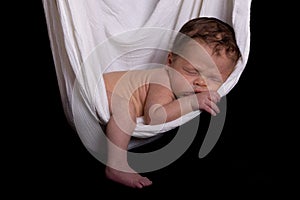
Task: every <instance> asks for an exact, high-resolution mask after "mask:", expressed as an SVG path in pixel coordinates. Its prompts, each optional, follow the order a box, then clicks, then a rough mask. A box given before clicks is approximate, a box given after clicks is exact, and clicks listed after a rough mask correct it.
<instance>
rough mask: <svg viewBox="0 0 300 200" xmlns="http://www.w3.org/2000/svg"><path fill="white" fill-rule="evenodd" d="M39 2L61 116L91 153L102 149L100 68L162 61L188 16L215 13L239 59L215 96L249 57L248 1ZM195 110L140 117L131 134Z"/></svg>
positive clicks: (105, 116)
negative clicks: (230, 32)
mask: <svg viewBox="0 0 300 200" xmlns="http://www.w3.org/2000/svg"><path fill="white" fill-rule="evenodd" d="M43 6H44V12H45V16H46V22H47V27H48V35H49V39H50V45H51V50H52V54H53V59H54V64H55V69H56V75H57V81H58V85H59V90H60V95H61V100H62V104H63V108H64V111H65V115H66V117H67V119H68V121H69V123H70V125H71V126H72V127H74V129H75V130H76V131H77V133H78V134H79V136H80V138H81V140H82V142H83V143H84V145H85V146H86V147H87V148H88V149H89V150H90V151H92V152H97V153H101V148H102V146H104V145H105V140H106V137H105V135H104V134H103V126H101V125H105V124H106V123H107V121H108V120H109V117H110V115H109V107H108V101H107V98H106V90H105V86H104V81H103V77H102V74H103V73H105V72H110V71H118V70H132V69H144V68H151V67H160V66H162V65H163V63H164V62H165V60H166V55H167V52H168V51H169V50H170V44H172V40H173V38H174V35H175V34H176V33H177V31H178V30H179V29H180V28H181V27H182V25H183V24H184V23H186V22H187V21H188V20H190V19H192V18H196V17H200V16H208V17H216V18H219V19H221V20H223V21H225V22H227V23H228V24H230V25H231V26H232V27H233V28H234V30H235V33H236V39H237V43H238V46H239V48H240V51H241V54H242V57H241V59H240V60H239V62H238V63H237V65H236V68H235V70H234V72H233V73H232V74H231V75H230V77H229V78H228V79H227V81H226V82H225V83H224V84H223V86H222V87H221V88H220V90H219V92H220V94H221V96H224V95H226V94H227V93H228V92H229V91H230V90H231V89H232V88H233V87H234V86H235V85H236V83H237V82H238V80H239V78H240V75H241V74H242V72H243V70H244V68H245V66H246V63H247V60H248V55H249V50H250V6H251V0H189V1H184V0H173V1H170V0H43ZM199 114H200V111H194V112H191V113H189V114H187V115H184V116H182V117H180V118H179V119H176V120H174V121H171V122H168V123H165V124H163V125H145V124H144V123H143V118H142V117H140V118H137V127H136V129H135V131H134V133H133V136H134V137H138V138H151V137H153V136H156V135H158V134H160V133H163V132H166V131H168V130H171V129H174V128H175V127H178V126H180V125H182V124H184V123H186V122H188V121H189V120H191V119H193V118H195V117H196V116H198V115H199Z"/></svg>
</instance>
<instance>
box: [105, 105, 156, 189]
mask: <svg viewBox="0 0 300 200" xmlns="http://www.w3.org/2000/svg"><path fill="white" fill-rule="evenodd" d="M112 105H113V104H112ZM135 120H136V112H135V109H134V106H133V105H132V104H131V103H129V106H128V102H126V101H124V100H123V99H119V101H118V105H116V106H115V108H113V109H112V115H111V117H110V120H109V122H108V124H107V127H106V134H107V137H108V139H109V141H108V159H107V167H106V170H105V173H106V176H107V178H109V179H111V180H113V181H115V182H118V183H121V184H123V185H126V186H129V187H133V188H143V187H144V186H149V185H151V184H152V182H151V181H150V180H149V179H148V178H146V177H142V176H141V175H140V174H138V173H137V172H136V171H134V170H133V169H132V168H131V167H130V166H129V164H128V161H127V148H128V144H129V141H130V138H131V134H132V132H133V131H134V129H135V126H136V124H135Z"/></svg>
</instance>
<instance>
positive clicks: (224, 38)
mask: <svg viewBox="0 0 300 200" xmlns="http://www.w3.org/2000/svg"><path fill="white" fill-rule="evenodd" d="M179 32H180V33H179V34H178V35H177V37H176V38H175V41H174V44H173V48H172V53H171V55H169V58H168V63H169V65H170V66H171V67H172V64H171V63H172V62H175V61H176V59H177V58H178V57H185V56H182V53H183V54H185V53H186V52H187V51H186V48H187V44H189V43H190V40H191V38H192V39H193V40H194V41H197V42H198V44H200V46H202V47H203V49H205V50H206V53H208V54H209V56H210V57H211V58H210V59H211V60H212V61H213V63H214V64H215V65H216V66H217V68H218V70H219V73H220V74H221V76H222V79H223V82H224V81H225V80H226V79H227V78H228V77H229V75H230V74H231V73H232V71H233V70H234V68H235V66H236V64H237V62H238V60H239V58H240V57H241V53H240V50H239V48H238V45H237V43H236V39H235V33H234V30H233V28H232V27H231V26H230V25H229V24H227V23H225V22H223V21H221V20H219V19H217V18H213V17H199V18H195V19H192V20H190V21H188V22H187V23H186V24H184V25H183V26H182V28H181V29H180V30H179ZM186 36H188V37H186ZM190 52H193V53H195V52H197V51H193V50H191V51H190ZM200 52H201V50H200ZM195 56H197V55H195ZM195 56H194V57H195ZM201 57H203V56H201V55H199V59H200V58H201ZM204 58H205V56H204Z"/></svg>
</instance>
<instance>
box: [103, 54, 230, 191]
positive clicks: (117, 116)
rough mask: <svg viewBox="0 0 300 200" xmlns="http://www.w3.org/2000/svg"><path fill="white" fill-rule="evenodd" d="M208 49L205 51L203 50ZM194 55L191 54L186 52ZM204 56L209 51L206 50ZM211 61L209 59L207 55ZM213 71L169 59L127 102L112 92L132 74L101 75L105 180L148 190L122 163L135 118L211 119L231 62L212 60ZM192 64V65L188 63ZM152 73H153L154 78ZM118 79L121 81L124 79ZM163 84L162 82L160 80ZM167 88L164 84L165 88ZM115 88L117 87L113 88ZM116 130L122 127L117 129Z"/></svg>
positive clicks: (155, 120)
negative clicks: (105, 106)
mask: <svg viewBox="0 0 300 200" xmlns="http://www.w3.org/2000/svg"><path fill="white" fill-rule="evenodd" d="M208 50H209V49H208ZM191 53H194V50H192V51H191ZM208 53H209V51H208ZM211 56H212V55H211ZM211 58H212V60H213V61H212V62H213V64H214V65H215V64H217V65H218V64H219V65H220V67H219V66H218V68H219V69H220V71H221V73H222V74H220V72H219V69H217V73H216V71H215V70H210V69H209V70H206V69H202V68H201V67H199V66H197V67H195V65H194V63H197V61H198V60H197V59H198V58H195V59H194V58H192V59H194V60H193V62H188V61H187V60H185V59H183V58H181V57H179V56H176V57H174V56H173V54H172V53H170V54H169V57H168V63H167V66H168V67H167V68H166V69H167V70H164V69H161V71H157V72H155V73H152V71H151V70H150V71H147V72H144V73H150V74H151V73H152V74H151V75H149V77H150V79H151V78H152V77H159V79H160V80H162V82H161V83H160V81H159V80H157V78H154V79H155V80H154V81H153V80H150V82H149V83H146V84H144V85H141V86H139V87H137V88H136V89H135V90H134V91H132V93H131V94H132V95H131V96H130V98H124V97H122V96H120V95H119V93H118V92H116V94H114V91H117V90H118V87H121V89H120V91H119V92H121V93H122V87H127V86H126V81H123V82H122V77H124V75H125V74H126V75H127V76H128V77H134V78H136V77H138V74H135V73H136V72H130V71H129V72H117V73H108V74H105V76H104V80H105V83H106V85H107V88H109V89H108V90H107V94H108V101H109V102H110V104H109V108H110V113H111V118H110V120H109V122H108V124H107V130H106V134H107V137H108V139H109V140H110V142H111V143H109V145H108V162H107V167H106V170H105V173H106V176H107V178H109V179H111V180H113V181H115V182H118V183H120V184H123V185H126V186H129V187H132V188H143V187H146V186H150V185H152V181H151V180H149V179H148V178H147V177H143V176H141V175H140V174H139V173H137V172H136V171H135V170H133V169H132V168H131V167H130V166H129V164H128V162H127V147H128V144H129V141H130V138H131V135H132V132H133V131H134V129H135V126H136V123H135V120H136V118H137V117H140V116H144V120H145V123H146V124H161V123H165V122H169V121H172V120H175V119H177V118H179V117H180V116H182V115H184V114H187V113H189V112H191V111H194V110H198V109H200V110H205V111H207V112H208V113H210V114H211V115H216V114H217V113H219V112H220V111H219V108H218V106H217V103H218V102H219V100H220V95H219V94H218V93H217V89H218V88H219V87H220V86H221V84H222V83H223V80H224V79H226V78H227V77H228V76H229V74H227V73H228V72H231V71H232V68H233V66H234V64H235V63H233V62H231V60H230V59H228V58H227V57H226V56H224V55H221V56H212V57H211ZM191 63H193V65H192V64H191ZM156 73H158V74H156ZM124 80H127V79H126V78H125V79H124ZM166 80H167V81H166ZM167 83H169V85H168V84H167ZM118 85H119V86H118ZM120 127H122V128H120Z"/></svg>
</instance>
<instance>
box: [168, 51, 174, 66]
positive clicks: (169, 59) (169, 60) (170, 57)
mask: <svg viewBox="0 0 300 200" xmlns="http://www.w3.org/2000/svg"><path fill="white" fill-rule="evenodd" d="M172 59H173V53H172V52H169V53H168V58H167V65H168V66H171V64H172Z"/></svg>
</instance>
